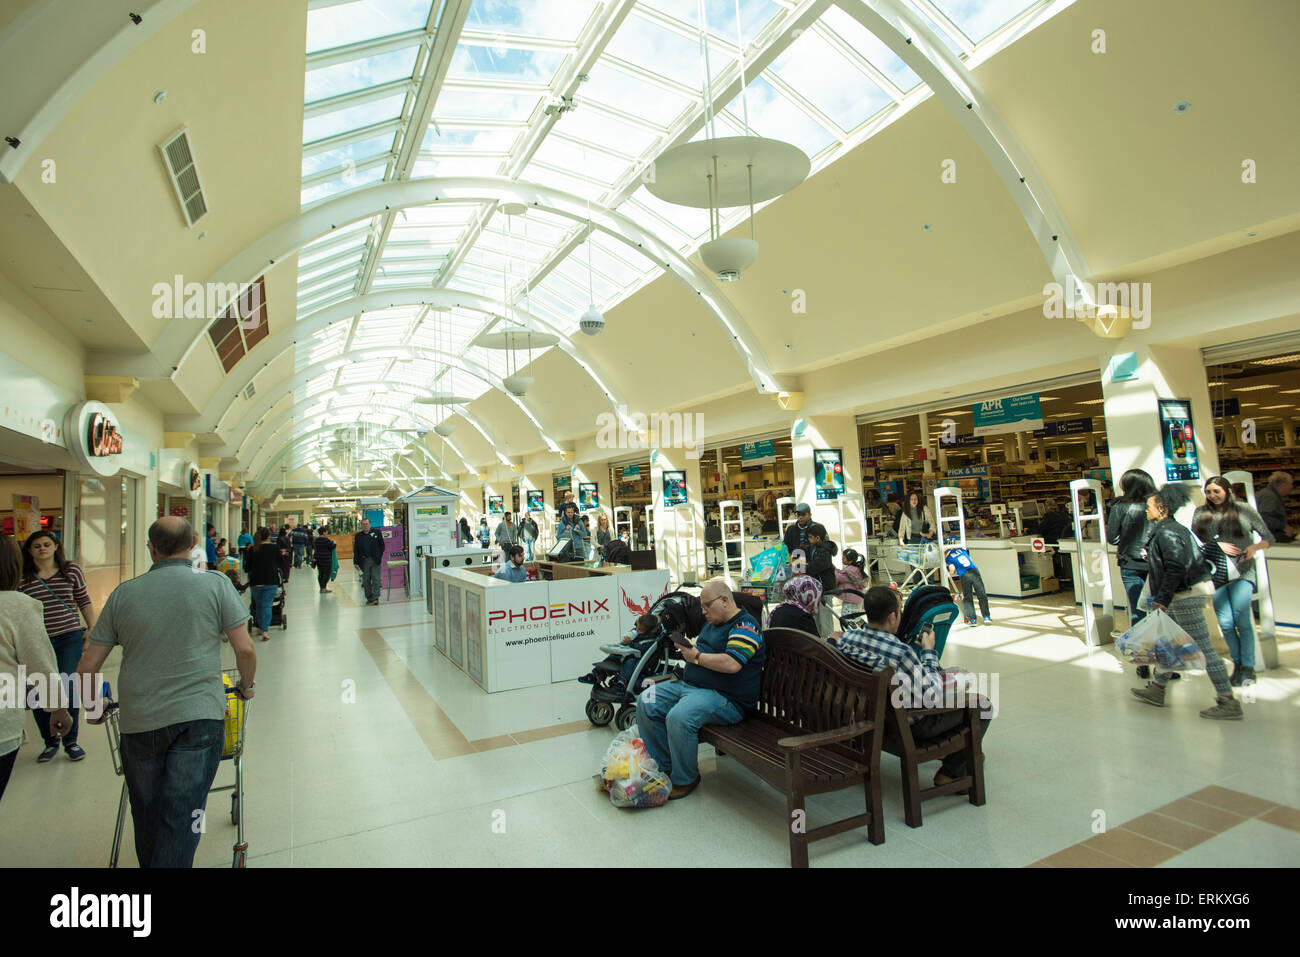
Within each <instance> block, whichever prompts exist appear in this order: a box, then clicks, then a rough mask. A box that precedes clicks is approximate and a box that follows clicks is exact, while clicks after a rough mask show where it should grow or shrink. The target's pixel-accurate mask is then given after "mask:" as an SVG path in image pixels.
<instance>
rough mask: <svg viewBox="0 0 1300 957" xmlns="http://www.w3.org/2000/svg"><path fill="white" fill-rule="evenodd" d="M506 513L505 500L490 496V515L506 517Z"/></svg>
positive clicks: (500, 497)
mask: <svg viewBox="0 0 1300 957" xmlns="http://www.w3.org/2000/svg"><path fill="white" fill-rule="evenodd" d="M505 511H506V506H505V499H504V498H503V497H502V496H500V495H489V496H488V514H489V515H504V514H505Z"/></svg>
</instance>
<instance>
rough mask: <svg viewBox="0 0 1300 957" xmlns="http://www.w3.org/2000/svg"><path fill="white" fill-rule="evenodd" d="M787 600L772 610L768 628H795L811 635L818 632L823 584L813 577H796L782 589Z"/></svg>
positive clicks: (818, 633)
mask: <svg viewBox="0 0 1300 957" xmlns="http://www.w3.org/2000/svg"><path fill="white" fill-rule="evenodd" d="M782 594H783V596H784V597H785V600H784V601H783V602H781V604H779V605H777V606H776V607H775V608H773V609H772V614H770V615H769V616H768V618H767V627H768V628H795V629H797V630H799V631H806V632H807V633H808V634H810V635H820V634H821V632H820V631H818V630H817V610H818V609H819V608H820V607H821V602H822V583H821V582H819V581H818V580H817V579H815V578H813V577H812V576H811V575H795V576H794V577H793V578H791V579H790V580H789V581H787V582H786V583H785V588H784V589H782Z"/></svg>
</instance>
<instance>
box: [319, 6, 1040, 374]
mask: <svg viewBox="0 0 1300 957" xmlns="http://www.w3.org/2000/svg"><path fill="white" fill-rule="evenodd" d="M854 2H856V0H852V2H850V0H844V6H845V7H846V8H849V9H851V8H852V6H853V3H854ZM901 2H903V3H905V4H906V5H907V6H908V7H910V8H911V11H912V13H913V14H914V15H915V16H916V17H917V18H918V19H919V20H921V21H922V22H925V23H927V24H928V25H930V27H931V28H932V29H933V30H934V31H935V32H936V33H937V34H938V35H939V36H940V38H941V42H942V43H943V44H945V45H946V46H947V48H948V49H949V50H951V51H952V52H953V53H954V54H956V55H957V56H960V57H963V58H966V59H969V60H970V61H971V62H982V61H983V60H984V59H987V58H988V56H990V55H992V53H994V52H996V50H997V49H998V48H999V45H1000V44H1004V43H1006V42H1008V39H1009V38H1011V37H1014V36H1015V35H1017V34H1019V33H1021V32H1023V30H1022V27H1023V25H1024V24H1025V23H1026V21H1030V22H1031V23H1032V22H1033V21H1032V20H1031V18H1032V17H1037V16H1039V15H1040V14H1042V12H1043V11H1044V10H1045V9H1046V8H1047V7H1048V4H1049V0H901ZM736 6H737V5H736V0H706V3H705V7H706V16H707V19H708V49H709V68H710V72H711V76H712V88H713V90H714V94H715V97H717V99H718V100H719V102H718V104H717V106H718V109H717V115H716V117H715V130H716V135H719V136H734V135H739V134H741V132H742V131H743V128H744V125H745V113H746V110H745V107H746V106H747V107H748V126H749V129H750V130H751V131H752V132H754V133H756V134H758V135H764V136H771V137H775V138H779V139H782V140H786V141H788V142H792V143H794V144H795V145H797V146H799V147H800V148H801V149H802V150H804V152H806V153H807V154H808V155H809V157H810V158H811V159H812V166H813V172H814V173H816V172H817V171H818V170H819V169H821V168H822V167H823V166H825V165H826V164H828V163H830V162H832V161H833V160H835V159H836V158H838V157H839V156H842V155H843V154H844V153H845V152H846V151H847V150H849V149H852V148H853V147H854V146H856V145H858V143H860V142H861V141H862V140H863V139H864V138H865V137H866V136H869V135H871V134H872V133H874V132H875V130H877V129H880V128H881V127H882V126H883V125H885V124H887V123H889V122H892V119H893V118H894V117H895V116H900V115H902V113H903V112H905V111H906V110H908V109H911V108H912V107H913V106H914V105H915V104H916V103H918V102H920V101H921V100H922V99H924V98H925V97H926V96H928V95H929V91H928V89H926V88H925V86H924V85H923V84H922V83H921V81H920V79H919V78H918V77H917V75H916V74H915V73H914V72H913V71H912V70H911V69H909V68H908V67H907V66H906V65H905V64H904V63H903V61H902V60H901V59H899V58H898V57H897V56H896V55H895V54H894V53H892V52H891V51H890V50H889V49H888V48H887V47H886V46H885V44H884V43H883V42H881V41H880V40H879V39H878V38H876V37H875V36H873V35H872V34H871V33H870V32H868V31H867V30H866V29H865V28H864V27H863V26H862V25H861V24H860V23H859V22H858V21H857V20H856V19H854V18H853V16H852V15H851V14H850V13H849V12H846V9H842V8H841V6H840V5H839V4H838V3H833V4H831V5H830V6H829V7H827V9H826V10H825V11H824V12H823V14H822V15H821V17H820V18H819V19H818V20H817V21H816V22H815V23H813V24H812V25H811V27H809V25H807V24H804V25H803V27H804V29H803V31H802V32H801V33H799V35H797V36H796V35H794V18H795V16H796V13H797V12H798V11H799V10H800V9H801V8H802V7H803V6H804V5H803V4H801V3H799V2H797V0H740V4H739V8H740V24H741V30H742V32H743V38H742V41H743V45H744V51H745V79H746V94H745V101H742V98H741V97H740V96H739V95H736V94H734V92H732V93H731V95H730V97H729V101H728V102H725V103H723V102H721V99H722V95H723V94H724V93H726V92H730V91H734V90H735V89H736V86H737V78H738V75H739V73H738V69H739V65H738V63H737V57H738V52H739V51H738V46H737V42H738V37H737V23H736ZM442 10H443V4H442V2H441V0H438V2H436V3H434V2H430V0H343V2H339V0H309V8H308V17H307V52H308V57H307V64H306V66H307V75H306V83H305V96H304V103H305V109H304V122H303V143H304V150H303V167H302V173H303V183H302V204H303V205H304V206H309V205H312V204H314V203H318V202H324V201H327V200H328V199H330V198H331V197H334V196H338V195H340V194H342V193H344V192H346V191H348V190H352V189H362V188H364V187H366V186H367V185H370V184H373V183H378V182H382V181H392V180H396V179H407V178H418V177H460V176H487V177H499V176H511V177H513V178H516V179H518V180H520V181H521V182H525V183H537V184H539V185H543V186H549V187H552V188H555V189H559V190H562V191H565V192H569V193H572V194H574V195H576V196H578V197H580V198H584V199H586V198H589V199H590V200H591V202H593V203H597V204H601V205H607V206H610V207H613V208H615V209H617V210H618V211H619V212H621V213H622V214H624V215H626V216H627V217H629V218H630V219H632V220H633V221H635V222H636V223H638V224H639V225H641V226H642V227H643V228H644V229H646V230H648V231H650V232H651V233H653V234H654V235H656V236H658V237H659V238H660V239H662V240H664V241H665V242H666V243H668V244H669V245H671V246H672V247H674V248H676V249H678V250H679V251H681V252H682V253H685V254H689V253H691V252H693V251H694V250H695V249H696V248H697V247H698V245H699V244H700V243H701V242H702V241H704V240H705V239H706V238H707V235H708V215H707V213H706V212H705V211H703V210H699V209H690V208H685V207H679V206H672V205H670V204H667V203H664V202H662V201H660V200H658V199H656V198H655V197H654V196H652V195H650V194H649V193H648V191H647V190H645V189H644V187H643V186H642V183H641V180H640V177H641V175H642V173H643V171H644V169H645V168H646V166H647V164H649V163H650V162H651V161H652V160H653V159H654V158H655V157H656V156H658V155H659V154H660V153H661V152H662V151H663V150H664V149H665V148H667V147H668V146H670V145H672V144H674V143H679V142H683V141H686V140H691V139H700V138H702V137H704V136H705V135H707V133H706V130H705V129H704V128H703V127H704V124H703V111H704V102H703V97H704V92H703V91H704V86H705V84H704V67H703V63H702V58H701V50H700V40H699V24H698V0H637V2H636V3H635V4H634V5H633V6H632V9H631V10H630V11H629V12H628V14H627V15H626V16H625V17H624V18H623V19H622V22H621V23H620V24H619V25H618V27H617V28H615V29H613V31H612V35H611V36H606V35H604V32H608V29H607V28H606V27H605V24H607V23H608V22H609V21H608V19H607V18H608V15H609V13H610V2H609V0H600V2H597V0H473V3H472V5H471V7H470V9H469V12H468V16H467V18H466V21H465V24H464V27H463V29H462V30H461V31H460V33H459V35H458V36H457V37H455V38H454V40H455V42H454V43H453V44H446V43H444V42H438V41H442V40H443V39H444V38H441V37H439V36H438V32H439V31H440V30H448V29H451V27H450V25H449V24H444V23H439V22H437V20H438V18H439V17H440V16H442ZM431 19H432V20H433V21H434V22H433V23H430V21H431ZM444 47H445V49H446V51H447V52H446V53H445V54H444V55H445V57H446V59H445V60H444V61H443V62H442V63H437V62H430V58H431V53H432V51H434V50H439V49H443V48H444ZM596 51H600V52H599V55H596ZM760 56H762V57H763V59H764V61H765V62H767V64H768V65H767V66H766V68H765V69H763V70H762V71H755V70H753V69H752V64H753V63H754V62H755V60H756V59H757V58H759V57H760ZM583 69H585V72H586V80H585V82H580V81H579V78H578V73H579V71H580V70H583ZM443 71H445V76H444V77H443V79H442V85H441V87H440V88H439V89H437V90H436V91H426V92H432V93H433V95H432V96H431V97H421V95H420V94H421V91H422V89H424V88H425V87H426V86H427V85H428V84H430V83H432V82H433V78H434V77H436V76H438V75H439V74H440V73H441V72H443ZM561 94H572V95H573V98H574V106H575V107H576V108H575V109H572V110H565V111H564V112H563V113H562V114H560V115H559V116H558V117H557V116H556V115H554V110H552V113H550V114H548V113H547V107H548V106H554V105H555V104H558V102H559V97H560V96H561ZM429 99H431V100H432V115H430V116H425V115H416V114H417V113H418V107H417V104H418V103H421V102H425V101H426V100H429ZM412 141H416V142H418V146H416V145H415V143H414V142H412ZM404 144H405V145H404ZM744 212H745V211H743V210H734V211H725V212H724V214H723V217H722V227H723V229H724V230H726V229H729V228H731V226H733V225H735V224H736V223H737V222H739V221H740V219H741V218H743V215H744ZM525 220H526V221H527V222H526V227H527V237H526V238H525V236H524V229H525ZM585 237H586V223H585V222H581V221H576V220H573V219H569V218H567V217H562V216H558V215H555V214H552V213H548V212H546V211H544V210H538V209H530V210H529V211H528V212H527V214H526V215H524V216H522V217H514V218H513V219H512V220H511V221H510V222H509V225H508V226H507V217H504V216H502V215H501V214H500V212H499V210H498V209H497V207H496V204H495V203H464V202H461V203H449V202H440V203H437V204H436V205H430V206H428V207H423V208H411V209H404V210H400V211H392V212H387V213H381V214H379V215H376V216H375V217H373V218H372V219H369V220H367V221H365V222H363V223H356V224H352V225H349V226H347V227H344V228H342V229H340V230H338V231H336V233H334V234H332V235H330V236H328V237H324V238H323V239H321V240H320V241H318V242H317V243H314V244H312V245H311V246H309V247H307V248H305V249H303V250H302V251H301V253H300V255H299V282H298V297H297V298H298V313H299V318H303V317H305V316H306V315H307V314H309V313H310V312H313V311H315V310H317V309H320V308H322V307H323V306H327V305H331V304H333V303H336V302H341V301H344V300H347V299H350V298H352V297H354V296H359V295H364V294H366V293H368V292H371V291H375V290H380V289H392V288H399V287H422V288H436V287H441V288H447V289H456V290H465V291H467V292H473V293H477V294H480V295H483V296H486V297H488V298H490V299H492V300H494V301H497V300H500V298H501V296H502V288H503V276H502V270H503V265H504V266H505V272H506V277H505V279H506V283H505V285H506V288H507V289H508V290H509V295H510V297H511V299H512V301H513V304H514V305H517V307H518V308H520V309H523V307H524V295H525V288H527V290H528V293H527V295H528V307H529V309H530V310H531V312H533V313H534V314H536V315H537V316H538V317H540V318H541V319H542V320H543V321H544V322H546V323H550V324H551V325H552V326H553V327H555V328H556V329H558V330H559V331H560V332H562V333H566V334H571V333H573V332H575V331H576V327H577V320H578V317H579V316H580V315H581V313H582V312H583V311H584V310H585V309H586V307H587V304H588V299H589V293H588V285H589V284H590V286H591V287H592V289H593V293H594V298H595V300H596V305H597V307H598V308H601V309H602V310H607V309H608V308H610V307H611V306H612V305H614V304H616V303H617V302H619V301H621V300H622V299H624V298H626V297H627V296H628V295H630V294H631V293H633V292H635V291H636V290H637V289H639V288H640V287H641V286H642V285H644V284H645V283H646V282H648V281H651V280H652V279H654V278H655V277H656V276H658V275H660V273H661V269H662V267H661V266H659V265H657V264H656V263H654V262H652V261H651V260H650V259H648V258H647V257H645V256H643V255H640V254H639V253H637V251H636V250H634V249H631V248H629V247H627V246H626V245H624V244H623V243H621V242H618V241H616V240H614V239H611V238H609V237H608V236H605V235H603V234H600V233H597V234H596V236H595V237H594V239H592V240H591V247H590V248H591V263H592V270H593V272H594V275H592V276H591V277H590V278H589V277H588V265H587V263H588V243H587V241H586V238H585ZM380 239H383V245H382V247H381V246H380V244H379V240H380ZM561 250H564V251H565V255H564V257H563V259H562V260H561V261H558V262H557V261H556V258H557V254H558V252H559V251H561ZM372 260H373V262H372ZM498 310H499V307H498ZM506 311H507V312H509V310H506ZM435 319H437V320H440V321H441V322H443V323H444V327H443V328H442V329H441V330H440V331H437V332H435V331H434V330H435V323H434V320H435ZM494 321H496V319H495V317H494V316H490V315H487V314H485V313H482V312H476V311H474V310H463V309H457V310H452V311H450V312H434V311H432V310H430V309H429V308H428V307H426V306H410V307H400V309H399V310H398V311H397V312H396V313H392V314H389V315H385V316H383V317H381V316H380V315H379V314H378V313H368V314H366V315H363V316H361V317H360V318H359V319H357V320H355V321H353V322H346V323H338V324H336V325H335V326H333V327H331V328H330V329H327V330H323V331H322V332H320V333H317V334H316V335H315V336H312V337H310V339H309V340H308V341H305V342H304V341H300V342H299V345H298V348H297V352H298V356H297V359H296V365H297V368H298V369H302V368H305V367H306V366H308V365H310V364H312V363H313V362H318V361H321V360H322V359H329V358H338V357H342V356H344V354H345V351H347V350H353V351H355V350H357V349H359V348H377V347H383V346H387V345H392V346H394V347H395V348H401V347H417V348H426V349H439V350H441V349H443V348H446V347H447V342H448V331H447V328H446V327H445V324H446V323H450V328H451V333H450V340H451V348H452V350H453V351H454V352H456V353H457V354H460V355H464V356H465V357H466V359H472V361H474V362H477V363H479V364H480V365H481V366H483V367H485V368H488V369H491V370H494V371H493V374H497V372H498V371H500V370H504V368H505V353H502V352H497V351H490V350H480V349H476V348H471V347H470V346H469V342H470V341H471V340H472V339H473V337H474V336H475V335H476V334H477V333H478V332H480V331H482V330H483V329H484V328H485V327H486V326H487V325H488V324H489V323H492V322H494ZM340 326H341V327H342V328H341V329H340V328H339V327H340ZM536 355H537V353H535V354H534V358H535V357H536ZM422 361H426V362H431V360H422ZM521 364H522V362H521ZM434 365H436V369H435V368H434ZM382 366H383V367H372V365H371V364H370V363H366V364H365V367H364V369H362V368H360V367H358V369H357V370H355V371H353V372H351V373H349V374H348V378H349V379H352V378H354V377H356V376H364V375H367V374H374V368H379V373H380V374H382V375H383V376H384V377H385V380H386V381H388V382H400V383H403V384H405V385H409V386H422V387H424V388H426V389H427V388H432V386H431V385H430V381H431V379H432V378H434V377H436V374H437V373H438V372H441V371H442V370H443V369H444V368H446V367H445V365H443V364H442V363H436V364H433V365H424V366H422V365H420V364H418V363H415V362H409V361H398V362H396V363H393V362H391V361H389V362H385V363H383V364H382ZM453 375H454V376H455V377H456V379H455V382H456V384H455V387H454V388H455V391H457V392H462V393H464V394H466V395H470V396H476V395H479V394H481V393H482V392H483V391H484V390H485V389H487V388H488V387H489V385H488V384H487V383H484V382H483V381H482V380H481V379H478V378H475V377H473V376H470V375H467V374H465V373H464V372H462V371H460V370H455V369H453V370H452V371H451V372H448V373H447V377H446V378H450V377H451V376H453ZM399 377H400V378H399ZM321 378H322V379H323V378H324V377H321ZM446 378H445V379H444V382H445V381H446ZM336 379H337V374H336V373H331V374H330V376H329V381H330V382H331V383H332V384H333V385H334V386H337V382H336V381H335V380H336ZM318 382H319V380H314V381H313V383H312V384H311V386H310V387H309V388H312V389H315V388H319V387H321V386H319V385H318ZM444 387H445V386H444Z"/></svg>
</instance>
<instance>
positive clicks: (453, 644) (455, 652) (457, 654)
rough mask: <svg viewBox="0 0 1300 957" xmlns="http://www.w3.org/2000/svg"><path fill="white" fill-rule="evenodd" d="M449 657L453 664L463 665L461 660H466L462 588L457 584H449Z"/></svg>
mask: <svg viewBox="0 0 1300 957" xmlns="http://www.w3.org/2000/svg"><path fill="white" fill-rule="evenodd" d="M447 626H448V631H449V635H448V641H447V657H448V658H450V659H451V661H452V664H454V665H455V666H456V667H458V668H459V667H461V662H463V661H464V660H465V653H464V647H465V646H464V643H463V642H464V634H465V633H464V631H463V630H462V629H461V617H460V589H459V588H457V587H456V586H455V585H448V586H447Z"/></svg>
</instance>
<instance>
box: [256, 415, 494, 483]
mask: <svg viewBox="0 0 1300 957" xmlns="http://www.w3.org/2000/svg"><path fill="white" fill-rule="evenodd" d="M352 408H353V409H360V410H361V411H362V415H361V416H360V417H358V418H352V419H347V420H345V421H343V422H332V423H328V424H326V425H322V426H320V427H319V428H316V429H313V430H311V431H310V432H308V433H304V434H307V435H320V434H322V433H325V432H328V433H331V434H332V433H334V432H337V431H338V430H339V429H344V428H347V427H348V426H349V425H355V424H359V423H364V422H366V421H368V420H367V419H366V418H365V416H364V411H365V409H367V408H368V409H373V410H376V411H380V412H383V413H384V414H385V415H391V416H394V417H395V418H396V421H395V422H394V424H393V425H391V426H390V425H388V424H386V423H385V424H383V425H379V424H378V423H375V425H376V427H378V428H385V429H398V428H400V429H425V430H427V431H432V430H433V426H434V424H435V420H434V419H432V418H430V417H429V416H428V414H427V413H425V412H424V411H423V410H420V409H411V408H406V407H394V406H389V405H382V404H381V405H369V406H366V407H358V406H355V405H354V406H353V407H352ZM339 411H341V412H347V411H352V409H341V410H339ZM295 418H296V416H295V410H294V409H292V408H290V409H288V410H287V411H286V412H285V413H284V414H283V415H281V416H280V417H279V418H278V419H276V420H275V421H274V422H272V423H270V424H269V425H268V426H267V428H268V431H269V435H268V437H267V438H266V439H264V440H263V441H262V443H261V446H260V448H259V449H258V450H257V451H256V452H255V453H254V454H253V455H252V457H251V458H250V459H249V461H248V467H247V468H246V469H243V471H245V472H246V473H247V474H250V475H257V474H260V472H261V471H262V468H263V466H264V464H265V463H266V461H267V460H268V459H269V458H275V457H276V456H278V455H279V454H280V450H281V449H282V448H284V447H285V446H286V445H289V444H291V443H292V440H289V439H288V438H287V437H286V440H283V441H281V440H280V436H281V433H282V432H284V430H285V429H292V428H293V426H294V424H295ZM291 434H292V433H291ZM438 441H439V442H440V443H442V444H445V445H446V446H448V447H449V448H450V449H451V450H452V451H453V452H455V453H456V456H457V457H458V458H459V459H460V461H461V465H462V466H463V467H464V468H465V469H466V470H468V471H475V466H474V465H472V464H471V463H470V460H469V459H468V458H466V457H465V455H464V454H463V453H462V452H461V451H460V449H459V448H458V447H457V446H456V445H455V444H454V443H452V442H451V440H450V439H446V438H443V437H442V436H439V437H438ZM488 441H489V443H491V440H490V439H489V440H488ZM424 447H425V448H426V449H427V448H428V446H427V445H426V446H424ZM502 464H506V463H504V462H503V463H502ZM443 469H444V471H445V470H446V467H445V466H443Z"/></svg>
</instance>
